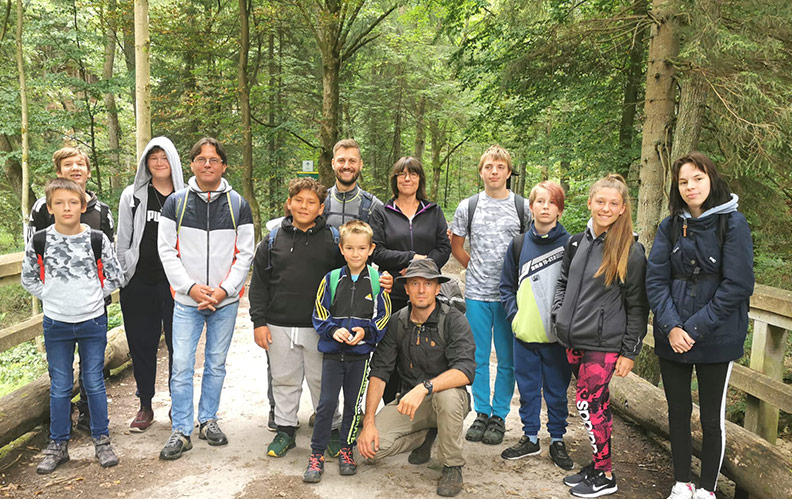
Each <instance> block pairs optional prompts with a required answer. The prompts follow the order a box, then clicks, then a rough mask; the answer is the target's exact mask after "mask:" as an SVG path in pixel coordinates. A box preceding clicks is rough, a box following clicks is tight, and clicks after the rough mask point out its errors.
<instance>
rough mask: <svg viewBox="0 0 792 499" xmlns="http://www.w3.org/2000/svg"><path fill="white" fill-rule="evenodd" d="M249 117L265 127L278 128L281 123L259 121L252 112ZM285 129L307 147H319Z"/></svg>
mask: <svg viewBox="0 0 792 499" xmlns="http://www.w3.org/2000/svg"><path fill="white" fill-rule="evenodd" d="M250 119H252V120H253V121H255V122H256V123H258V124H259V125H262V126H265V127H267V128H280V127H281V125H270V124H269V123H265V122H263V121H261V120H260V119H258V118H256V117H255V116H253V115H252V114H251V115H250ZM286 131H287V132H289V133H290V134H292V135H293V136H294V138H296V139H297V140H299V141H300V142H302V143H303V144H305V145H307V146H308V147H312V148H314V149H321V146H318V145H316V144H312V143H310V142H309V141H308V140H307V139H304V138H303V137H301V136H300V135H299V134H298V133H296V132H293V131H292V130H289V129H288V128H287V129H286Z"/></svg>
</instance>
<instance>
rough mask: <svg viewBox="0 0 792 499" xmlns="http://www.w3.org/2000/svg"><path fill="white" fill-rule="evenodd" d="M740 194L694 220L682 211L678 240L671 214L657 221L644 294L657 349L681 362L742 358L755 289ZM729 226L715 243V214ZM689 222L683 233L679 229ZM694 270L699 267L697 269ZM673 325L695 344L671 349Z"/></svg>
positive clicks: (662, 354)
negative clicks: (681, 349)
mask: <svg viewBox="0 0 792 499" xmlns="http://www.w3.org/2000/svg"><path fill="white" fill-rule="evenodd" d="M737 202H738V197H737V195H735V194H732V198H731V200H729V201H728V202H726V203H724V204H722V205H720V206H716V207H714V208H711V209H709V210H707V211H706V212H704V213H702V215H701V216H700V217H698V218H693V217H692V216H691V215H690V213H687V212H684V213H683V214H682V215H680V219H679V221H680V222H681V223H679V224H677V225H678V230H679V231H680V233H679V234H678V237H677V238H676V243H672V241H673V239H674V238H673V237H672V236H673V235H672V234H671V230H672V227H673V226H674V224H673V217H667V218H666V219H665V220H663V221H662V222H661V223H660V226H659V227H658V229H657V235H656V236H655V240H654V245H653V246H652V251H651V253H650V254H649V263H648V268H647V272H646V292H647V295H648V298H649V305H650V306H651V308H652V311H653V312H654V331H653V334H654V338H655V352H656V353H657V355H658V356H660V357H662V358H664V359H668V360H673V361H676V362H683V363H714V362H728V361H731V360H736V359H739V358H740V357H742V356H743V344H744V342H745V336H746V334H747V331H748V308H749V306H750V304H749V299H750V297H751V294H753V289H754V273H753V243H752V241H751V230H750V228H749V227H748V222H747V221H746V219H745V217H744V216H743V215H742V213H740V212H739V211H737ZM721 214H726V215H727V216H728V224H727V230H726V233H725V234H723V246H722V247H721V245H720V244H719V243H718V235H717V232H718V224H719V216H718V215H721ZM684 222H686V223H687V231H686V234H684V233H682V226H683V223H684ZM697 269H698V271H697ZM675 326H678V327H681V328H682V329H684V330H685V332H686V333H688V334H689V335H690V337H691V338H693V340H695V344H694V345H693V348H691V349H690V350H689V351H687V352H685V353H681V354H678V353H674V351H673V350H672V349H671V345H670V344H669V342H668V333H670V332H671V329H673V328H674V327H675Z"/></svg>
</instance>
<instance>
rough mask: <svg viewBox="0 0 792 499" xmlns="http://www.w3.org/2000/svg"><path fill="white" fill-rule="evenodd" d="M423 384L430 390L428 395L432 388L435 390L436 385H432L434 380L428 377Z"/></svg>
mask: <svg viewBox="0 0 792 499" xmlns="http://www.w3.org/2000/svg"><path fill="white" fill-rule="evenodd" d="M423 386H424V388H426V390H427V391H428V392H429V393H428V394H427V395H431V394H432V390H434V386H433V385H432V380H430V379H427V380H426V381H424V382H423Z"/></svg>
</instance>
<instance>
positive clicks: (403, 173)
mask: <svg viewBox="0 0 792 499" xmlns="http://www.w3.org/2000/svg"><path fill="white" fill-rule="evenodd" d="M396 176H397V177H401V178H408V177H409V178H418V174H417V173H415V172H408V171H407V170H402V171H400V172H399V173H397V174H396Z"/></svg>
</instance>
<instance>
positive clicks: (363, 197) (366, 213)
mask: <svg viewBox="0 0 792 499" xmlns="http://www.w3.org/2000/svg"><path fill="white" fill-rule="evenodd" d="M373 205H374V195H373V194H371V193H370V192H366V191H364V190H363V189H360V207H359V208H358V219H360V220H362V221H363V222H366V223H368V221H369V217H370V216H371V207H372V206H373ZM326 209H327V205H325V210H326Z"/></svg>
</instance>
